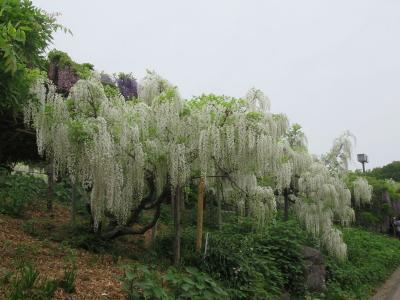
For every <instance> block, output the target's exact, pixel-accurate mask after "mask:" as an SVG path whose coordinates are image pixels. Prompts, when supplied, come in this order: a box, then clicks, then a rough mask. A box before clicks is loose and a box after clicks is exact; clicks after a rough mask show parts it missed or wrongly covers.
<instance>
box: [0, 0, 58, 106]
mask: <svg viewBox="0 0 400 300" xmlns="http://www.w3.org/2000/svg"><path fill="white" fill-rule="evenodd" d="M58 29H64V30H66V29H65V28H64V27H62V26H61V25H59V24H57V23H56V19H55V16H54V15H50V14H47V13H46V12H44V11H43V10H41V9H39V8H37V7H35V6H33V4H32V2H31V1H28V0H4V1H2V2H1V3H0V56H1V57H2V59H1V60H0V87H1V88H0V99H1V101H0V111H1V110H3V109H15V108H20V105H21V103H22V102H23V100H24V97H26V95H27V93H28V89H29V83H30V82H31V77H30V75H29V69H33V68H41V69H43V67H44V62H45V59H44V57H43V54H44V51H45V49H46V48H47V46H48V45H49V44H50V43H51V42H52V39H53V33H54V32H55V31H56V30H58Z"/></svg>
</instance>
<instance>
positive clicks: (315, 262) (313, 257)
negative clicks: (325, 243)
mask: <svg viewBox="0 0 400 300" xmlns="http://www.w3.org/2000/svg"><path fill="white" fill-rule="evenodd" d="M302 254H303V260H304V266H305V274H304V277H305V286H306V289H307V290H308V291H311V292H321V291H323V290H325V289H326V281H325V280H326V268H325V264H324V257H323V256H322V253H321V252H320V251H318V250H317V249H314V248H311V247H307V246H304V247H303V251H302Z"/></svg>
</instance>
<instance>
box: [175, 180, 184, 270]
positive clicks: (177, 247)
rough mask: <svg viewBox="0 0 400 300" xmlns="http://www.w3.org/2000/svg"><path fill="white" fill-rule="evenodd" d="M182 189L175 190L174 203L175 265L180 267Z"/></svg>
mask: <svg viewBox="0 0 400 300" xmlns="http://www.w3.org/2000/svg"><path fill="white" fill-rule="evenodd" d="M181 198H182V189H181V187H180V186H177V187H176V189H175V200H174V201H173V204H174V205H173V206H174V207H173V208H174V229H175V238H174V245H173V249H174V265H175V266H177V265H179V263H180V261H181V201H182V199H181Z"/></svg>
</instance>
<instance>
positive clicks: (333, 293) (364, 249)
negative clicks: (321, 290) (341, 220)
mask: <svg viewBox="0 0 400 300" xmlns="http://www.w3.org/2000/svg"><path fill="white" fill-rule="evenodd" d="M343 237H344V240H345V241H346V243H347V247H348V261H346V262H345V263H342V264H339V263H337V262H335V261H334V260H332V259H328V266H327V267H328V272H329V279H328V293H327V296H328V298H329V299H346V300H347V299H368V297H370V296H372V295H373V294H374V291H375V289H376V288H377V287H378V286H379V285H380V284H382V283H383V282H384V281H385V280H386V279H387V278H388V277H389V276H390V275H391V274H392V272H393V271H394V270H395V269H396V268H397V267H399V266H400V241H399V240H397V239H395V238H391V237H387V236H384V235H381V234H376V233H371V232H368V231H365V230H362V229H358V228H347V229H343Z"/></svg>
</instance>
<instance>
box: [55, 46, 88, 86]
mask: <svg viewBox="0 0 400 300" xmlns="http://www.w3.org/2000/svg"><path fill="white" fill-rule="evenodd" d="M48 60H49V62H50V63H55V64H57V65H58V66H59V67H61V68H63V69H64V68H70V69H71V70H73V71H74V73H75V74H76V75H78V77H79V78H81V79H88V78H89V77H90V75H91V74H92V71H93V69H94V66H93V65H92V64H90V63H83V64H78V63H76V62H74V61H73V60H72V59H71V58H70V57H69V55H68V54H67V53H65V52H63V51H60V50H57V49H53V50H51V51H50V52H49V54H48Z"/></svg>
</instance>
